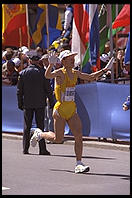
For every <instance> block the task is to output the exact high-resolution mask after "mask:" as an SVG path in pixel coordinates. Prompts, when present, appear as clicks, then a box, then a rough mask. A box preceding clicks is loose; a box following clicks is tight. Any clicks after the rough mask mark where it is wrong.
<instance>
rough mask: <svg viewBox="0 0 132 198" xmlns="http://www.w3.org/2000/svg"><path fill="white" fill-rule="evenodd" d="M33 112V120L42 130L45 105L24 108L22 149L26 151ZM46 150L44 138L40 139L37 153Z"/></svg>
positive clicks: (28, 144)
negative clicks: (42, 106) (35, 107)
mask: <svg viewBox="0 0 132 198" xmlns="http://www.w3.org/2000/svg"><path fill="white" fill-rule="evenodd" d="M34 114H35V121H36V125H37V128H40V129H41V130H42V131H43V130H44V115H45V107H44V108H37V109H33V108H29V109H24V133H23V151H24V152H26V151H28V149H29V146H30V138H31V135H30V129H31V127H32V120H33V115H34ZM45 150H46V144H45V140H44V139H42V140H40V141H39V153H42V152H43V151H45Z"/></svg>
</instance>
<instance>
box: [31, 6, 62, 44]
mask: <svg viewBox="0 0 132 198" xmlns="http://www.w3.org/2000/svg"><path fill="white" fill-rule="evenodd" d="M47 5H48V28H47V27H46V25H47V24H46V4H38V9H37V16H36V23H35V27H34V31H33V34H32V39H33V42H34V44H35V46H36V47H37V46H40V47H42V48H48V47H49V46H47V33H48V34H49V45H50V44H51V43H52V42H53V41H54V40H55V39H57V38H58V37H59V36H60V34H61V31H62V24H61V18H60V15H59V12H58V5H57V4H47ZM47 29H48V32H47Z"/></svg>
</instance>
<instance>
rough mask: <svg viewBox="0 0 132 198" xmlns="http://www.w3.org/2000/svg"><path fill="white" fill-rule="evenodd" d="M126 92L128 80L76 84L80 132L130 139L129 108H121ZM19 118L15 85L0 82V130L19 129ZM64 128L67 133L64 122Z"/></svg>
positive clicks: (21, 123) (21, 124) (21, 114)
mask: <svg viewBox="0 0 132 198" xmlns="http://www.w3.org/2000/svg"><path fill="white" fill-rule="evenodd" d="M128 95H130V85H128V84H123V85H122V84H112V83H101V82H96V83H89V84H81V85H77V86H76V104H77V111H78V114H79V116H80V119H81V121H82V127H83V136H91V137H105V138H115V139H122V140H126V141H130V110H128V111H123V110H122V104H123V102H124V101H125V100H126V98H127V96H128ZM23 121H24V120H23V112H22V111H20V110H19V109H18V108H17V96H16V86H2V131H4V132H22V131H23ZM65 129H66V133H65V134H68V135H71V132H70V131H69V128H68V126H66V128H65Z"/></svg>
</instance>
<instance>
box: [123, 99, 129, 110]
mask: <svg viewBox="0 0 132 198" xmlns="http://www.w3.org/2000/svg"><path fill="white" fill-rule="evenodd" d="M122 108H123V110H124V111H127V110H129V109H130V96H128V97H127V99H126V101H125V102H124V103H123V105H122Z"/></svg>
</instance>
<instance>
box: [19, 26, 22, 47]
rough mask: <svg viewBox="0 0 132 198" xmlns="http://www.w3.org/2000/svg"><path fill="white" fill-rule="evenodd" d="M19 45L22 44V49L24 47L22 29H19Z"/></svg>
mask: <svg viewBox="0 0 132 198" xmlns="http://www.w3.org/2000/svg"><path fill="white" fill-rule="evenodd" d="M19 41H20V42H19V43H20V47H22V29H21V27H20V28H19Z"/></svg>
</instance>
